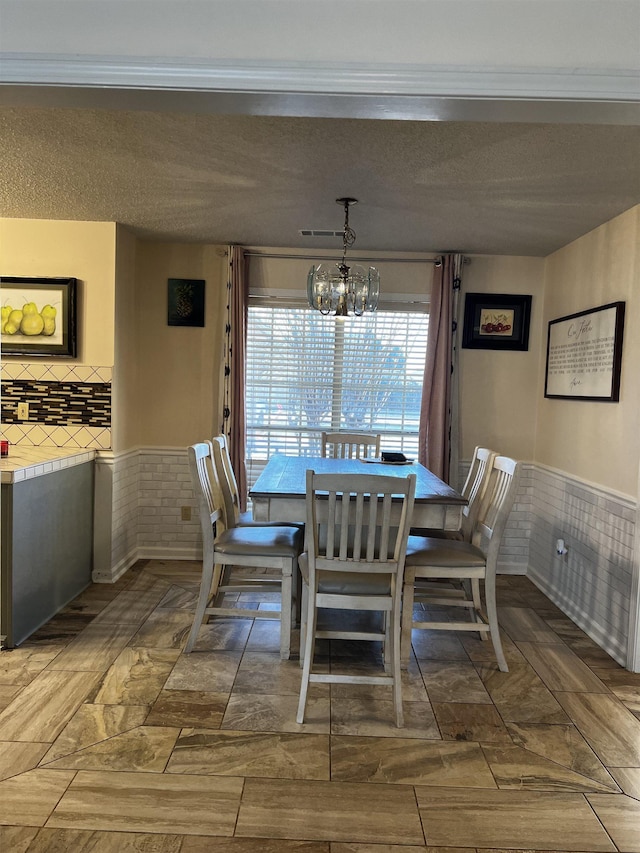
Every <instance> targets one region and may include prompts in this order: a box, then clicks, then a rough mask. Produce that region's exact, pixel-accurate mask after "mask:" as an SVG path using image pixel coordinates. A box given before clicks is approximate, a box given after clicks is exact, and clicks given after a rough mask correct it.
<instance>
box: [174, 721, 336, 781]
mask: <svg viewBox="0 0 640 853" xmlns="http://www.w3.org/2000/svg"><path fill="white" fill-rule="evenodd" d="M167 773H196V774H207V775H208V774H214V775H229V776H253V777H274V778H278V779H317V780H321V781H322V780H327V781H328V780H329V737H328V736H327V735H314V734H306V733H305V734H291V733H283V732H278V733H273V734H267V733H263V732H241V731H220V732H211V731H202V730H193V729H184V730H183V731H182V734H181V735H180V737H179V738H178V741H177V743H176V745H175V749H174V750H173V753H172V755H171V759H170V761H169V764H168V766H167Z"/></svg>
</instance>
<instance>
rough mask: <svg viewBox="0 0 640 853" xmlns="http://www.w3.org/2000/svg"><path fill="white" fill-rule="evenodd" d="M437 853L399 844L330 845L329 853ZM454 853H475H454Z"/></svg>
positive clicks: (460, 852) (448, 852) (424, 848)
mask: <svg viewBox="0 0 640 853" xmlns="http://www.w3.org/2000/svg"><path fill="white" fill-rule="evenodd" d="M427 850H428V851H432V853H438V851H437V849H436V848H435V847H424V846H423V845H419V846H417V845H415V844H408V845H405V844H403V845H400V844H342V843H340V842H332V843H331V853H425V851H427ZM442 853H454V851H453V850H449V851H442ZM455 853H475V851H470V850H469V851H460V850H458V851H455Z"/></svg>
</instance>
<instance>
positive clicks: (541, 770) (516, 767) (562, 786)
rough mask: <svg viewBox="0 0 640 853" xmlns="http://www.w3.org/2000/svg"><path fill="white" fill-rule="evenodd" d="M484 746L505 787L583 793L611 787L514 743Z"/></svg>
mask: <svg viewBox="0 0 640 853" xmlns="http://www.w3.org/2000/svg"><path fill="white" fill-rule="evenodd" d="M482 749H483V752H484V754H485V756H486V759H487V761H488V762H489V766H490V767H491V772H492V773H493V775H494V777H495V780H496V782H497V783H498V787H499V788H501V789H502V790H509V789H515V790H519V791H524V790H527V791H575V792H581V793H588V792H591V793H596V792H599V791H610V790H611V784H609V785H603V784H602V783H601V782H596V781H594V780H593V779H589V778H588V777H587V776H583V775H581V774H580V773H575V772H574V771H573V770H569V769H568V768H567V767H564V766H563V765H562V764H559V763H557V762H555V761H552V760H551V759H549V758H544V757H543V756H541V755H537V754H536V753H535V752H531V751H530V750H527V749H523V748H522V747H520V746H515V745H514V744H512V745H511V746H509V745H507V744H483V746H482Z"/></svg>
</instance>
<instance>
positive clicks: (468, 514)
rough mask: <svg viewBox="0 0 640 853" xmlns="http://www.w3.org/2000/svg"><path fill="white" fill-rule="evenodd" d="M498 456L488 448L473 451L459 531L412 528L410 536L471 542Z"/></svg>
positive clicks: (464, 487)
mask: <svg viewBox="0 0 640 853" xmlns="http://www.w3.org/2000/svg"><path fill="white" fill-rule="evenodd" d="M497 455H498V454H497V453H496V452H495V451H494V450H489V448H488V447H476V449H475V450H474V451H473V457H472V459H471V465H470V466H469V473H468V474H467V478H466V480H465V483H464V486H463V487H462V492H461V494H462V497H463V498H465V499H466V501H467V503H466V505H465V506H464V507H463V508H462V523H461V526H460V529H459V530H440V529H437V528H431V527H412V528H411V531H410V532H411V535H412V536H435V537H437V538H440V539H460V540H464V541H465V542H471V537H472V535H473V529H474V527H475V523H476V519H477V517H478V512H479V510H480V504H481V502H482V498H483V497H484V494H485V491H486V489H487V485H488V483H489V475H490V473H491V466H492V464H493V460H494V459H495V457H496V456H497Z"/></svg>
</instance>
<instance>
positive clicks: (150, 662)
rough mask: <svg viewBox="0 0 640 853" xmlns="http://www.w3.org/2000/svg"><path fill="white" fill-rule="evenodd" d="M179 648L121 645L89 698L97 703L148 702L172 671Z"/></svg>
mask: <svg viewBox="0 0 640 853" xmlns="http://www.w3.org/2000/svg"><path fill="white" fill-rule="evenodd" d="M179 654H180V652H179V650H178V649H141V648H136V647H134V646H127V647H126V648H124V649H123V650H122V651H121V652H120V654H119V655H118V657H117V658H116V659H115V661H114V662H113V664H112V665H111V667H110V668H109V669H108V670H107V672H106V673H105V675H104V677H103V678H102V680H101V682H100V684H99V685H98V687H97V689H96V691H95V692H94V695H92V696H91V697H90V701H92V702H94V703H95V704H98V705H151V704H152V703H153V702H154V701H155V699H156V698H157V696H158V694H159V693H160V691H161V690H162V686H163V685H164V683H165V681H166V680H167V678H168V677H169V675H170V674H171V670H172V669H173V667H174V665H175V663H176V661H177V659H178V656H179Z"/></svg>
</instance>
